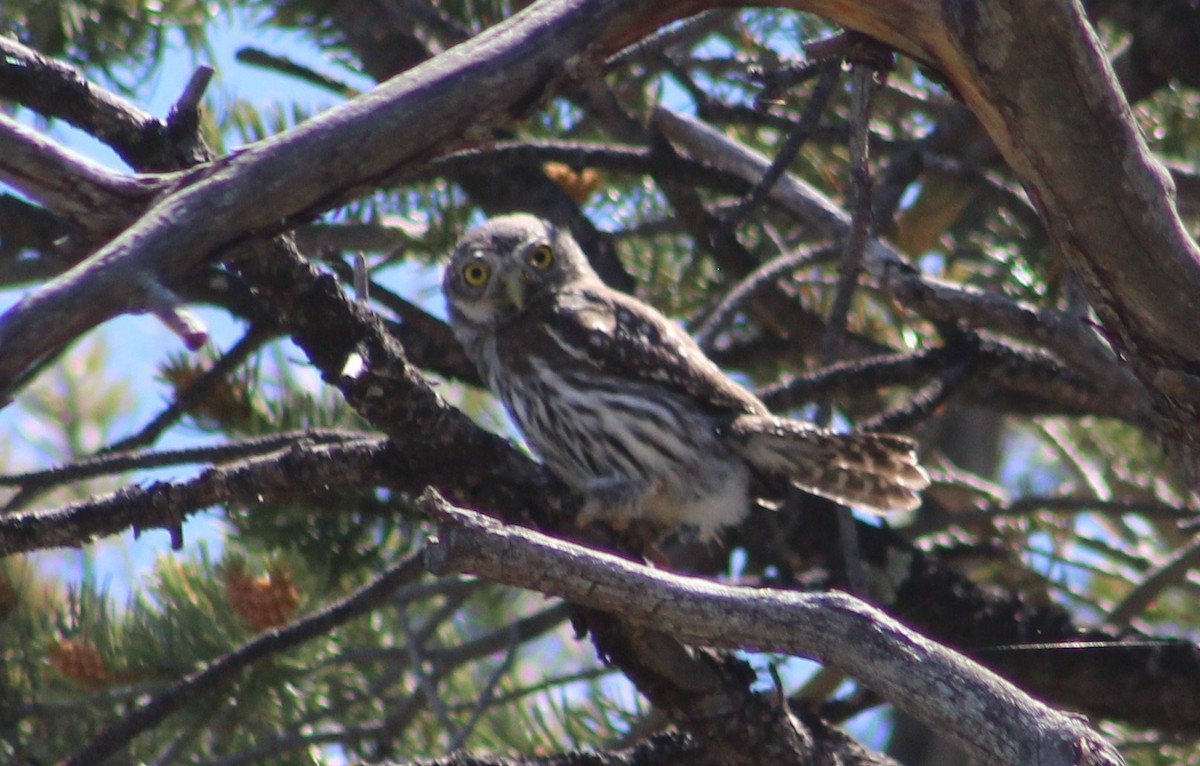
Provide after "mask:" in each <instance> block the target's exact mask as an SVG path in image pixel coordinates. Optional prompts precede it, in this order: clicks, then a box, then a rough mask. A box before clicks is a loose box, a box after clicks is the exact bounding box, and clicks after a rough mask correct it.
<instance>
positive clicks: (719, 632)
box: [426, 503, 1123, 766]
mask: <svg viewBox="0 0 1200 766" xmlns="http://www.w3.org/2000/svg"><path fill="white" fill-rule="evenodd" d="M437 505H438V506H440V508H439V515H440V517H441V518H440V523H441V530H440V532H439V535H438V538H437V540H436V541H433V542H431V544H430V546H429V548H428V553H427V558H426V562H427V565H428V566H429V568H430V570H431V571H433V572H435V573H446V572H451V571H472V572H475V573H477V574H480V575H482V576H484V577H487V578H489V579H495V580H498V581H500V582H504V583H507V584H509V585H518V586H520V587H525V588H533V589H535V590H540V591H542V592H544V593H551V594H554V595H558V596H562V597H564V598H568V599H571V600H572V601H575V602H577V603H581V604H585V605H587V606H589V607H592V608H595V609H601V610H605V611H611V612H614V613H617V614H620V615H621V617H622V619H623V620H626V621H628V622H631V623H634V624H640V625H643V626H646V627H648V628H651V629H653V630H656V631H667V632H669V633H670V634H672V635H674V636H676V637H678V638H679V639H680V640H683V641H687V642H689V643H693V644H697V645H707V646H715V647H725V648H730V649H747V648H751V649H756V650H760V651H775V652H783V653H787V654H795V655H800V656H807V657H814V658H817V659H819V660H820V661H821V662H823V663H825V664H827V665H829V666H831V667H835V668H837V669H839V670H843V671H845V672H847V673H849V674H851V675H853V676H855V677H856V678H859V679H860V680H862V681H863V682H864V683H865V684H867V685H868V686H870V687H872V688H874V689H876V690H877V691H879V692H880V693H881V694H883V696H885V697H886V698H888V699H890V700H892V701H893V702H894V703H895V704H896V705H897V706H899V707H902V708H904V709H905V710H906V711H908V712H910V713H911V714H912V715H914V716H916V717H917V718H919V719H921V720H922V721H924V722H925V723H927V724H929V725H931V726H933V727H934V728H935V729H937V730H939V731H942V732H945V733H946V734H947V735H948V736H950V737H951V738H953V739H954V740H955V741H956V742H957V743H959V744H960V745H961V746H963V747H964V748H966V749H967V750H968V751H969V752H970V753H971V754H972V755H974V756H975V757H976V758H977V759H978V760H979V762H980V763H985V764H1010V765H1011V766H1027V765H1028V764H1029V763H1038V764H1042V765H1043V766H1053V765H1054V764H1062V765H1063V766H1068V765H1069V766H1079V765H1081V764H1120V763H1122V762H1123V761H1122V760H1121V757H1120V756H1119V755H1118V754H1117V753H1116V752H1115V751H1114V750H1112V749H1111V748H1110V746H1108V745H1107V744H1106V743H1105V742H1104V741H1103V740H1102V739H1101V738H1100V736H1099V735H1098V734H1096V733H1095V732H1093V731H1091V730H1090V729H1088V728H1087V727H1086V726H1084V725H1083V724H1082V723H1081V722H1080V721H1079V720H1077V719H1075V718H1072V717H1070V716H1067V715H1064V714H1062V713H1059V712H1057V711H1055V710H1053V709H1051V708H1048V707H1046V706H1045V705H1043V704H1041V703H1039V702H1037V701H1036V700H1034V699H1033V698H1031V697H1029V696H1028V695H1026V694H1025V693H1024V692H1022V691H1021V690H1019V689H1017V688H1016V687H1015V686H1012V685H1011V684H1009V683H1008V682H1006V681H1004V680H1003V679H1001V678H999V677H997V676H995V675H993V674H991V673H990V672H988V671H986V670H984V669H983V668H982V667H980V666H978V665H975V664H974V663H972V662H971V661H969V660H967V659H966V658H964V657H961V656H959V655H957V654H955V653H954V652H951V651H950V650H948V649H945V648H944V647H942V646H940V645H938V644H935V643H933V642H931V641H928V640H927V639H925V638H923V637H921V636H919V635H917V634H915V633H913V632H911V631H909V630H908V629H906V628H904V627H903V626H901V625H900V624H899V623H897V622H895V621H894V620H892V619H891V618H890V617H888V616H887V615H885V614H883V613H882V612H880V611H878V610H876V609H874V608H872V607H870V606H868V605H867V604H865V603H864V602H861V601H859V600H858V599H855V598H853V597H851V596H848V595H845V594H840V593H821V594H800V593H794V592H776V591H769V590H762V589H753V588H736V587H731V586H726V585H718V584H716V583H712V582H709V581H706V580H699V579H695V578H689V577H679V576H677V575H671V574H667V573H666V572H662V571H659V570H655V569H651V568H648V567H645V566H641V565H638V564H633V563H631V562H629V561H626V560H624V559H621V558H617V557H615V556H610V555H607V554H603V553H598V552H595V551H590V550H588V549H586V548H583V547H581V546H578V545H574V544H571V543H566V542H562V541H559V540H554V539H552V538H549V537H546V536H544V535H541V534H538V533H534V532H529V531H526V530H519V529H516V528H512V527H504V526H502V525H500V524H498V523H496V522H494V521H491V520H488V519H486V517H483V516H480V515H479V514H475V513H471V512H468V511H461V510H458V509H454V508H452V507H450V506H447V505H446V504H444V503H437Z"/></svg>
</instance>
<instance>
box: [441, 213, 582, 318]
mask: <svg viewBox="0 0 1200 766" xmlns="http://www.w3.org/2000/svg"><path fill="white" fill-rule="evenodd" d="M589 275H591V276H593V277H594V272H592V270H591V267H590V266H589V265H588V263H587V259H586V258H585V257H584V255H583V252H582V251H581V250H580V249H579V245H577V244H576V243H575V240H574V239H573V238H572V237H571V235H570V233H569V232H567V231H566V230H560V229H558V228H557V227H554V226H553V225H551V224H549V223H547V222H546V221H543V220H541V219H539V218H535V217H533V216H531V215H523V214H522V215H509V216H502V217H499V218H493V219H492V220H490V221H488V222H487V223H485V224H483V225H482V226H479V227H477V228H475V229H472V230H471V231H469V232H467V233H466V234H465V235H464V236H463V238H462V239H461V240H459V242H458V245H457V246H455V248H454V253H453V255H452V256H451V257H450V265H449V266H447V267H446V273H445V275H444V277H443V279H442V290H443V292H444V293H445V295H446V305H447V308H448V309H449V312H450V322H451V325H452V326H453V327H454V329H455V331H456V332H458V333H463V332H468V331H469V332H472V333H478V332H487V331H495V330H496V329H497V328H498V327H502V326H503V325H505V324H507V323H508V322H509V321H511V320H513V319H515V318H516V317H518V316H520V314H521V313H522V312H523V311H524V310H525V309H526V307H528V306H529V305H530V304H532V303H534V302H536V301H538V300H539V299H540V298H543V297H545V296H547V295H551V294H554V293H555V292H557V291H559V290H560V289H561V288H562V287H563V286H564V285H566V284H568V283H570V282H573V281H575V280H577V279H580V278H583V277H586V276H589Z"/></svg>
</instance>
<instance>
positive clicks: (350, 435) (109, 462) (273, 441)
mask: <svg viewBox="0 0 1200 766" xmlns="http://www.w3.org/2000/svg"><path fill="white" fill-rule="evenodd" d="M378 439H379V437H374V436H371V435H370V434H364V433H359V432H354V431H340V430H337V429H331V428H330V429H327V428H314V429H309V430H306V431H285V432H283V433H278V434H271V435H269V436H261V437H257V438H253V439H241V440H235V441H231V442H225V443H223V444H214V445H208V446H203V447H190V448H187V449H177V450H163V451H159V452H154V451H149V450H146V451H143V450H126V451H121V452H103V453H101V454H99V455H96V456H95V457H90V458H84V459H83V460H77V461H75V462H73V463H67V464H65V465H60V466H55V467H54V468H47V469H46V470H43V471H29V472H28V473H16V474H8V475H7V476H0V487H21V488H22V489H40V488H42V487H51V486H56V485H59V484H65V483H67V482H69V481H79V480H80V479H90V478H92V477H94V476H104V475H107V474H114V473H122V472H124V471H136V470H144V469H147V468H162V467H163V466H168V465H181V464H185V463H228V462H230V461H233V460H242V459H244V458H247V457H253V456H255V455H262V454H264V453H268V452H278V451H279V450H281V449H283V448H285V447H288V446H290V445H292V444H295V443H312V444H330V443H348V442H361V441H368V440H378Z"/></svg>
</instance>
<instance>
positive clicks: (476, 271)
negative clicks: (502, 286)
mask: <svg viewBox="0 0 1200 766" xmlns="http://www.w3.org/2000/svg"><path fill="white" fill-rule="evenodd" d="M491 271H492V270H491V269H490V268H488V265H487V264H486V263H481V262H479V261H475V262H474V263H468V264H467V265H466V266H463V268H462V278H463V281H464V282H466V283H467V284H468V285H470V286H471V287H482V286H483V284H484V283H485V282H487V281H488V274H490V273H491Z"/></svg>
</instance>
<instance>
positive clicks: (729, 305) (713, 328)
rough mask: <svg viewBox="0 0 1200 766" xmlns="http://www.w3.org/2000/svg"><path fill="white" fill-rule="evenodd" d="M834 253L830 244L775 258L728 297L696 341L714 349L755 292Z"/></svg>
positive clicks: (752, 274)
mask: <svg viewBox="0 0 1200 766" xmlns="http://www.w3.org/2000/svg"><path fill="white" fill-rule="evenodd" d="M832 252H833V251H832V249H831V248H830V246H829V245H810V246H809V247H804V248H801V249H800V250H798V251H796V252H794V253H789V254H787V255H781V256H779V257H778V258H772V259H771V260H769V261H767V262H766V263H764V264H763V265H762V266H759V267H758V268H757V269H755V270H754V271H752V272H750V273H749V274H747V275H746V277H745V278H744V279H742V281H740V282H738V283H737V284H736V285H734V286H733V289H731V290H730V291H729V292H727V293H726V294H725V297H724V298H722V299H721V302H720V303H718V304H717V306H716V308H714V309H713V310H712V313H710V314H709V315H708V318H707V319H705V320H704V323H703V324H701V325H700V328H699V329H698V330H696V342H697V343H699V344H700V347H701V348H704V349H706V350H708V349H711V348H712V346H713V343H714V341H715V340H716V337H717V334H718V333H720V332H721V331H722V330H723V329H725V326H726V325H727V324H729V321H730V320H731V319H733V315H734V314H736V313H737V312H738V311H739V310H741V309H742V308H743V307H744V306H745V304H746V301H748V300H749V299H750V298H751V297H753V296H754V294H755V293H757V292H758V291H759V290H761V289H763V288H765V287H766V286H768V285H770V284H771V283H772V282H774V281H775V280H777V279H779V278H781V277H783V276H785V275H787V274H789V273H791V272H793V271H796V270H798V269H802V268H804V267H805V266H809V265H812V264H814V263H817V262H819V261H820V260H821V259H822V258H824V257H826V256H828V255H829V254H830V253H832Z"/></svg>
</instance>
